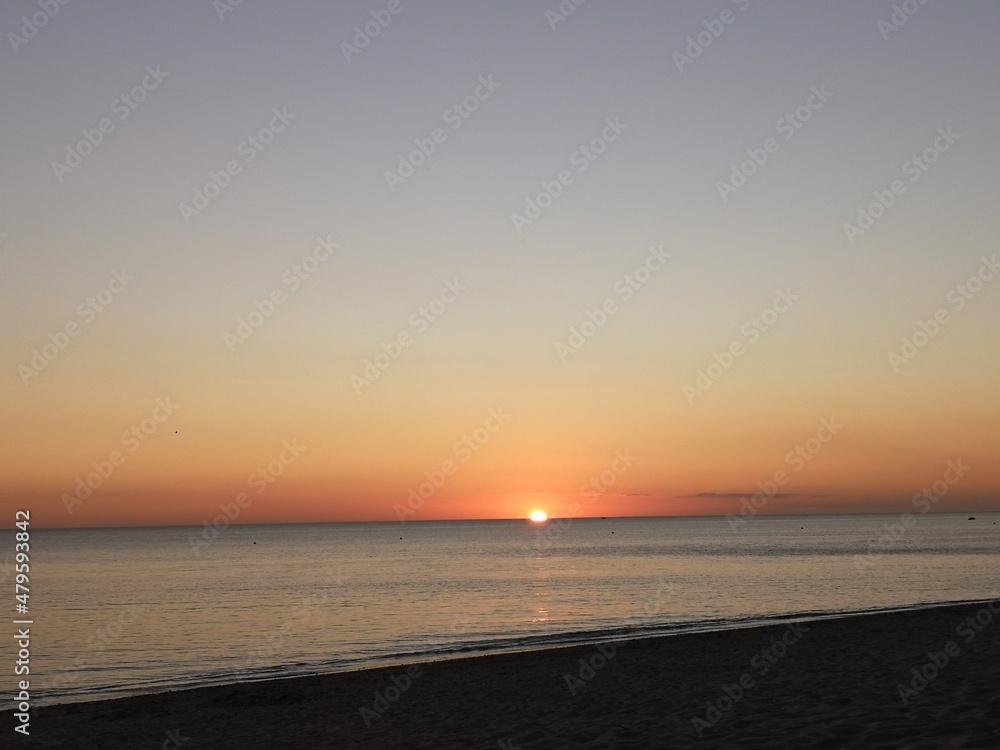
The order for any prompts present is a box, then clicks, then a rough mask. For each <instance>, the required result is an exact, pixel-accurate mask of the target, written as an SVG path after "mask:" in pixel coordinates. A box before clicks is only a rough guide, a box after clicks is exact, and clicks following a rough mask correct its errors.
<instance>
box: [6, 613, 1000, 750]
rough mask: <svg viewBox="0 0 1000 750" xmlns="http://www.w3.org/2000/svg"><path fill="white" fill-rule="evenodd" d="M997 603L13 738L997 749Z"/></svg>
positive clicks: (36, 725) (169, 704)
mask: <svg viewBox="0 0 1000 750" xmlns="http://www.w3.org/2000/svg"><path fill="white" fill-rule="evenodd" d="M991 606H992V607H993V609H995V610H996V612H995V613H991V612H990V609H989V608H988V607H987V606H986V604H979V605H962V606H949V607H945V608H939V609H928V610H920V611H912V612H893V613H884V614H877V615H867V616H854V617H850V618H844V619H839V620H827V621H818V622H817V621H814V622H806V623H805V625H804V626H788V625H777V626H768V627H759V628H746V629H740V630H731V631H727V632H715V633H698V634H687V635H677V636H668V637H661V638H655V639H645V640H636V641H626V642H619V643H617V644H613V648H612V646H611V645H605V646H602V647H600V648H598V647H596V646H586V647H574V648H563V649H551V650H546V651H535V652H530V653H521V654H502V655H495V656H480V657H473V658H467V659H461V660H449V661H439V662H434V663H429V664H422V665H412V666H410V667H409V673H408V670H407V667H395V668H390V669H379V670H368V671H363V672H353V673H348V674H335V675H324V676H316V677H300V678H294V679H286V680H273V681H269V682H259V683H244V684H239V685H231V686H225V687H213V688H202V689H196V690H186V691H180V692H173V693H163V694H159V695H150V696H141V697H135V698H127V699H121V700H112V701H100V702H92V703H79V704H68V705H63V706H54V707H50V708H46V709H43V710H42V711H41V712H40V713H39V715H38V717H37V718H36V719H35V720H34V721H32V725H31V739H30V740H29V741H23V739H24V738H22V737H19V736H17V735H13V732H12V731H11V724H12V723H13V722H12V721H11V720H9V719H7V718H5V719H4V724H6V728H5V729H4V735H5V736H6V738H7V739H5V740H4V741H3V742H0V745H2V746H3V747H14V746H15V744H16V746H18V747H20V746H24V747H29V746H30V747H31V748H63V749H64V750H65V749H68V748H129V749H130V750H137V749H139V748H168V749H169V748H180V749H181V750H196V748H213V749H216V750H218V749H219V748H243V749H247V748H379V749H382V748H385V749H392V748H437V749H443V750H449V749H454V750H459V749H461V750H468V749H469V748H484V749H485V748H492V749H493V750H497V749H498V748H507V749H508V750H516V749H517V748H521V749H522V750H534V749H535V748H537V749H539V750H542V749H544V750H554V749H555V748H594V749H597V748H687V747H692V748H830V749H839V748H904V747H906V748H989V749H991V750H996V749H998V748H1000V601H996V602H992V603H991ZM984 613H985V614H984ZM977 615H978V617H979V618H980V621H979V622H975V620H973V622H974V623H975V627H974V626H973V624H970V623H969V622H968V620H967V618H970V617H971V618H976V617H977ZM987 619H989V622H988V624H985V625H984V624H980V623H981V622H984V621H986V620H987ZM970 636H971V637H970ZM779 643H781V644H782V645H781V646H779V645H778V644H779ZM949 643H950V645H949ZM602 652H603V653H602ZM929 654H932V655H931V656H929ZM945 658H947V663H944V659H945ZM581 660H583V661H582V662H581ZM935 660H936V661H937V663H938V665H939V666H935V664H934V661H935ZM927 665H930V666H927ZM914 668H916V669H917V670H918V676H915V675H914V672H913V669H914ZM921 669H924V671H925V672H926V675H927V676H929V677H931V679H930V680H926V677H924V676H923V675H919V671H920V670H921ZM935 671H936V674H935ZM393 677H395V681H393ZM901 685H902V686H905V687H906V690H907V691H912V692H906V694H905V695H903V696H901V691H900V686H901ZM387 690H388V698H386V691H387ZM376 693H377V694H378V695H379V696H381V698H382V699H383V700H384V702H383V700H377V698H376ZM904 698H905V703H904ZM362 708H364V709H365V710H366V712H362V711H361V709H362ZM366 719H367V723H368V724H369V725H370V726H366ZM695 719H698V720H699V721H694V720H695ZM11 735H13V738H11Z"/></svg>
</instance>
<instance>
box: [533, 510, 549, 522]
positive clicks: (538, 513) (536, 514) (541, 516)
mask: <svg viewBox="0 0 1000 750" xmlns="http://www.w3.org/2000/svg"><path fill="white" fill-rule="evenodd" d="M528 518H530V519H531V520H532V521H534V522H535V523H544V522H545V521H547V520H548V518H549V517H548V516H547V515H546V514H545V511H544V510H533V511H531V514H530V515H529V516H528Z"/></svg>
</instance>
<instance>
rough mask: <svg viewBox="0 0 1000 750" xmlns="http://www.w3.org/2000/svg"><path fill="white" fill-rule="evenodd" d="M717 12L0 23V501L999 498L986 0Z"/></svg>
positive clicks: (361, 513)
mask: <svg viewBox="0 0 1000 750" xmlns="http://www.w3.org/2000/svg"><path fill="white" fill-rule="evenodd" d="M206 5H208V4H206ZM404 6H405V4H404ZM405 7H407V8H409V6H405ZM202 10H204V9H202ZM354 10H356V9H354ZM365 12H367V11H365ZM733 12H734V14H735V15H734V18H735V19H736V20H735V21H734V22H733V24H732V25H731V26H727V27H726V32H725V38H724V39H722V40H720V41H719V43H718V44H717V45H716V46H715V47H713V48H711V49H706V50H705V51H704V54H701V55H700V56H698V57H697V59H695V60H694V61H693V62H692V63H691V64H690V65H687V64H685V63H683V61H681V63H678V62H677V59H676V58H675V57H674V56H673V53H674V52H676V51H681V52H683V50H684V49H685V47H686V46H687V45H688V41H687V37H688V36H689V35H696V34H697V33H698V31H699V30H701V29H703V28H704V27H703V23H704V22H705V18H704V14H703V9H698V8H695V6H693V5H692V6H678V7H674V6H673V5H670V6H666V5H661V4H656V3H640V4H638V5H637V6H636V7H635V10H634V14H633V15H629V16H628V17H625V16H622V15H616V14H614V12H613V10H612V9H611V6H608V5H600V4H594V5H588V6H585V7H581V8H580V9H579V12H578V13H575V14H574V15H573V18H572V19H571V21H568V22H567V23H565V24H559V25H557V27H556V28H552V27H550V24H549V23H548V22H547V21H546V18H545V15H544V10H540V9H538V8H537V7H535V6H532V5H530V4H517V3H514V4H509V5H508V4H503V5H502V6H501V5H497V6H491V7H489V8H472V7H471V6H470V7H465V6H461V9H459V6H447V7H445V6H441V7H438V6H434V7H429V8H420V9H417V8H416V6H414V7H413V8H409V9H407V10H406V11H405V12H404V13H402V14H401V15H400V16H399V18H398V19H397V20H396V21H394V25H393V26H392V27H391V28H390V29H387V30H386V33H385V34H384V35H383V36H380V37H379V38H378V39H373V40H371V44H370V45H369V46H368V47H366V48H365V49H364V50H363V52H361V53H359V54H358V55H357V56H356V57H352V58H351V59H350V60H346V61H345V59H344V56H343V53H342V51H341V49H340V47H338V44H337V43H330V38H331V34H332V36H333V37H334V38H335V40H336V41H337V42H340V41H342V39H349V38H350V36H351V35H352V33H353V32H351V29H353V28H354V27H355V26H356V25H357V23H358V16H363V15H364V13H361V12H358V13H354V12H353V11H352V9H351V8H349V7H347V6H344V7H340V6H336V7H334V6H331V7H329V8H322V9H316V8H307V7H306V6H303V5H298V4H292V5H291V6H289V7H287V8H284V9H283V10H281V11H280V13H278V11H277V10H274V11H268V10H265V9H261V8H256V9H255V8H252V7H250V6H249V5H248V4H244V5H243V6H241V7H240V8H239V9H238V10H234V12H233V13H232V14H231V15H230V16H228V17H227V18H226V21H225V23H224V24H222V23H219V22H218V20H217V19H216V18H215V16H214V13H213V12H211V10H210V9H209V11H208V12H207V14H205V13H203V14H201V16H198V17H195V18H192V17H191V16H190V13H193V11H189V10H186V11H178V10H176V9H174V8H172V7H171V8H167V7H166V5H162V6H158V5H156V4H149V7H148V8H147V9H146V11H144V12H143V13H142V14H133V13H121V14H113V16H109V17H105V16H103V15H101V14H96V13H91V14H85V13H79V14H78V19H77V21H75V22H71V21H70V14H71V13H74V11H73V10H72V8H68V9H67V10H66V11H65V13H66V16H65V18H63V17H62V16H60V18H59V19H56V20H54V21H53V23H52V24H51V25H49V26H47V27H46V28H45V29H44V30H40V32H39V34H38V37H37V38H36V39H33V40H31V42H30V44H28V45H27V46H25V47H24V48H23V49H21V50H19V51H17V54H14V53H10V54H8V58H7V60H6V65H7V68H8V76H7V77H8V78H9V82H8V83H5V88H4V92H3V94H4V100H5V102H7V105H8V106H7V110H8V114H7V115H5V118H6V120H5V121H6V122H7V124H8V128H7V130H6V131H5V132H6V137H7V139H8V141H9V143H10V144H12V146H11V148H9V149H8V150H7V151H6V153H5V155H4V156H3V166H4V173H5V174H6V175H8V179H7V180H6V181H5V184H4V187H3V189H4V191H5V192H4V194H3V205H4V206H5V208H6V210H5V212H4V213H3V215H0V243H2V253H3V263H4V274H3V282H2V283H3V294H2V299H0V308H2V311H3V315H4V320H5V322H6V325H5V326H4V328H3V331H2V333H0V358H2V364H3V372H4V373H5V377H6V381H5V383H4V392H3V397H2V414H3V424H4V428H5V429H4V431H3V436H2V438H0V469H2V472H3V477H4V482H3V485H2V487H0V510H2V512H3V513H4V514H5V518H7V523H10V522H11V519H12V518H13V512H14V510H15V509H17V508H21V507H30V508H31V509H32V513H33V515H32V520H33V523H34V524H35V525H37V526H38V527H40V528H41V527H76V526H134V525H168V524H169V525H188V524H189V525H195V526H198V525H201V524H203V523H205V522H211V521H212V520H213V519H216V518H218V517H219V516H220V514H222V517H223V518H224V519H225V520H226V522H227V523H233V524H245V523H253V524H260V523H283V522H288V523H310V522H337V521H388V522H409V521H424V520H450V519H500V518H504V519H524V518H526V517H527V514H528V513H530V512H531V511H532V510H538V509H542V508H544V511H545V512H546V513H547V514H548V515H549V516H550V517H551V518H553V519H556V518H589V517H597V518H600V517H618V516H700V515H722V516H724V515H727V514H741V513H751V511H752V514H754V515H756V514H761V515H769V514H798V513H867V512H892V513H897V512H906V511H910V512H913V511H914V507H915V506H914V501H913V498H914V497H915V496H920V494H921V493H924V492H925V491H927V492H931V493H932V494H933V496H934V500H933V503H932V505H931V510H933V511H935V512H937V511H961V512H965V511H970V512H972V511H987V510H1000V461H997V460H996V459H997V456H998V454H1000V432H998V430H997V427H996V426H997V424H998V423H1000V399H998V398H997V373H998V372H1000V348H998V347H997V346H996V341H997V330H996V329H997V321H998V320H1000V281H998V280H996V279H995V278H994V276H997V277H998V278H1000V273H997V272H998V271H1000V265H998V264H997V261H996V258H997V255H996V253H997V229H998V223H997V220H996V218H995V217H996V210H995V207H996V197H997V191H996V164H995V161H996V160H995V159H994V158H993V155H994V153H995V146H994V145H993V142H994V140H995V138H996V133H997V126H998V125H1000V104H998V102H1000V99H998V98H997V97H995V96H993V95H992V93H991V92H995V90H996V82H995V80H994V79H995V71H996V70H997V69H998V64H1000V48H998V47H997V45H995V44H994V43H993V41H994V40H993V37H992V36H991V34H993V33H994V32H995V29H996V20H997V9H996V8H995V7H992V6H991V5H989V4H969V6H968V7H964V8H963V11H962V12H961V13H949V12H947V10H945V9H941V8H935V7H932V5H930V4H929V5H927V6H926V7H921V10H920V17H919V23H918V22H917V21H916V20H915V21H914V22H913V23H910V24H908V25H907V26H906V28H905V30H901V31H900V32H899V33H897V34H893V35H891V36H890V37H889V38H888V39H884V38H882V35H881V34H880V33H879V32H878V29H877V27H876V25H875V22H874V20H873V18H872V16H873V13H874V11H873V10H872V9H871V8H869V7H867V6H866V5H864V4H862V3H856V2H849V3H843V4H826V5H823V6H822V7H812V6H810V7H809V8H808V9H806V8H800V7H799V6H797V5H788V6H787V7H785V8H784V9H783V10H782V11H781V12H776V13H768V12H763V11H761V10H758V9H757V8H756V6H753V7H752V8H751V9H748V10H747V11H746V12H745V13H743V12H742V11H739V12H737V9H736V6H734V9H733ZM275 14H277V20H276V15H275ZM817 14H818V16H819V18H817ZM7 15H8V19H7V20H8V21H9V23H8V26H10V27H11V28H13V27H14V26H15V25H18V24H19V23H20V22H19V21H18V20H17V18H19V17H20V15H21V14H20V13H16V14H15V13H14V11H11V12H10V13H8V14H7ZM15 15H16V16H17V18H15V17H14V16H15ZM205 15H207V18H205V17H202V16H205ZM876 15H877V14H876ZM77 24H79V25H77ZM817 25H819V26H820V27H822V28H823V30H824V35H823V38H822V41H820V42H818V41H817V39H816V38H815V37H814V36H811V35H809V34H802V33H799V31H798V30H800V29H802V28H806V27H808V28H814V27H816V26H817ZM456 29H457V30H458V31H457V32H456ZM334 32H336V33H334ZM508 37H510V38H515V37H516V38H517V39H518V40H519V41H518V44H519V47H518V50H519V52H518V54H516V55H512V54H511V52H510V49H509V48H507V47H506V46H505V45H504V44H502V43H500V42H499V41H498V40H499V39H504V38H508ZM605 38H607V42H606V43H607V44H608V45H611V46H609V47H608V48H609V49H619V50H624V51H627V54H616V55H614V56H612V57H609V56H607V55H595V54H594V40H595V39H605ZM946 39H949V40H952V41H953V42H954V43H953V44H943V43H939V42H941V41H943V40H946ZM165 40H176V43H173V42H172V43H167V41H165ZM180 40H183V41H180ZM265 42H266V44H268V45H271V46H273V47H275V48H285V49H294V50H296V53H295V54H294V55H288V56H287V57H276V56H261V55H260V53H259V50H260V49H261V45H262V44H264V43H265ZM959 44H960V47H961V49H963V50H967V51H968V53H967V54H965V55H956V54H955V51H954V50H955V48H956V46H957V45H959ZM110 45H114V48H115V50H116V60H117V62H116V63H115V65H114V66H110V67H109V66H108V65H107V64H106V61H105V59H104V57H103V55H104V50H105V49H107V48H108V47H109V46H110ZM723 45H725V46H726V47H727V49H725V50H724V49H723ZM189 47H190V49H189ZM774 49H780V50H781V52H780V54H778V53H775V54H764V53H763V52H762V50H774ZM845 50H851V55H850V56H845ZM8 52H10V51H9V50H8ZM552 60H559V61H560V64H559V65H558V66H555V67H553V66H552V64H551V61H552ZM799 60H801V63H799V62H794V63H792V62H790V61H799ZM416 61H419V63H417V62H416ZM158 64H159V66H160V67H159V68H158V67H157V65H158ZM678 65H680V69H678ZM653 69H655V70H658V71H659V72H658V73H657V74H656V75H650V74H649V71H650V70H653ZM875 70H877V71H878V75H874V74H873V71H875ZM316 71H329V76H317V75H316ZM137 89H138V91H139V92H140V93H141V101H139V95H138V94H136V95H135V99H136V101H135V102H134V103H136V105H137V106H135V107H134V108H132V109H129V108H128V107H127V106H126V110H127V116H126V117H122V116H121V114H120V112H119V111H118V110H120V108H121V107H122V106H125V105H123V104H122V103H121V101H122V100H121V97H122V96H123V94H124V95H128V97H131V96H132V94H129V92H133V94H135V92H136V90H137ZM886 97H889V98H890V99H891V100H892V101H893V102H894V104H893V105H892V106H885V107H880V106H876V105H875V104H874V103H875V102H879V101H883V100H885V99H886ZM128 100H129V101H132V99H131V98H129V99H128ZM115 102H117V103H118V106H117V107H115V106H114V105H113V103H115ZM40 112H45V113H46V115H45V116H44V117H43V116H41V115H40V114H39V113H40ZM734 112H738V113H739V116H738V117H734V115H733V113H734ZM104 118H107V120H108V124H107V125H106V126H105V130H104V131H102V130H101V129H100V123H101V122H102V120H103V119H104ZM95 128H96V130H95ZM95 132H96V133H98V134H101V133H103V135H101V142H100V143H99V144H98V145H97V146H93V145H90V146H88V145H87V144H88V143H90V141H88V140H87V133H90V134H91V140H97V138H98V136H96V135H93V134H94V133H95ZM81 142H82V143H83V144H84V145H83V146H82V147H80V143H81ZM83 152H86V154H83V155H81V154H82V153H83ZM54 163H58V164H57V166H55V167H54V166H53V164H54ZM71 165H76V166H71ZM896 182H898V183H899V184H898V185H896ZM894 185H895V187H893V186H894ZM956 467H957V468H956ZM952 480H954V481H952ZM935 487H937V489H934V488H935ZM924 496H925V497H926V495H924Z"/></svg>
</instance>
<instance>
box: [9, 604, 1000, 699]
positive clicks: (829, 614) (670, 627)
mask: <svg viewBox="0 0 1000 750" xmlns="http://www.w3.org/2000/svg"><path fill="white" fill-rule="evenodd" d="M994 599H1000V595H998V596H996V597H994V598H993V599H969V600H960V601H959V600H956V601H943V602H919V603H916V604H901V605H894V606H890V607H879V608H875V609H858V610H840V611H820V610H807V611H802V612H789V613H781V614H770V615H758V616H754V617H747V618H744V619H709V620H696V621H691V622H677V623H664V624H661V625H656V626H643V625H621V626H615V627H611V628H606V629H604V630H581V631H568V632H565V633H556V634H551V635H548V634H547V635H531V636H524V637H523V638H513V639H511V640H510V641H509V645H505V643H507V642H505V641H495V642H493V644H491V645H495V647H492V648H491V646H490V645H487V646H485V647H483V648H476V647H471V646H467V647H455V648H453V649H440V650H436V651H425V652H412V653H396V654H389V655H387V656H385V657H382V658H376V659H372V660H370V661H365V662H359V664H358V665H357V666H348V667H345V668H342V669H325V668H322V667H320V666H319V665H317V666H318V668H314V669H309V670H307V669H302V670H301V671H290V672H288V673H286V674H281V673H276V671H277V670H280V669H281V668H282V667H281V666H274V667H267V668H266V669H263V670H261V672H262V673H261V674H260V675H254V674H251V675H248V676H247V677H246V678H244V679H235V678H230V677H228V676H220V677H219V678H218V681H212V682H204V683H201V684H179V685H177V686H176V687H170V686H165V687H163V688H162V689H159V690H149V691H143V690H141V688H138V687H137V688H135V689H136V692H130V691H131V688H128V689H127V690H129V692H126V693H125V694H122V695H93V696H88V695H80V694H74V695H72V696H66V698H67V699H64V700H58V701H53V700H52V699H51V698H48V697H43V698H41V700H40V701H33V704H34V705H36V706H37V707H38V708H39V709H46V710H47V709H50V708H55V707H56V706H66V705H75V704H79V703H94V702H98V701H118V700H128V699H131V698H144V697H148V696H155V695H161V694H163V693H177V692H184V691H188V690H202V689H212V688H225V687H229V686H231V685H241V684H256V683H261V682H271V681H275V680H294V679H298V678H301V677H325V676H329V675H336V674H352V673H355V672H366V671H378V670H381V671H385V670H395V669H398V668H404V669H405V668H406V667H407V666H409V665H411V664H433V663H437V662H441V661H455V660H461V659H478V658H482V657H488V656H500V655H504V654H530V653H535V652H539V651H542V652H544V651H552V650H557V649H566V648H575V647H582V646H593V645H596V644H599V643H616V644H619V643H628V642H632V641H643V640H648V639H655V638H669V637H677V636H684V635H690V634H694V633H722V632H728V631H732V630H743V629H753V628H764V627H769V626H775V625H782V624H786V623H791V622H806V623H811V622H821V621H827V620H839V619H847V618H852V617H868V616H876V615H880V614H891V613H895V612H911V611H922V610H926V609H937V608H941V607H952V606H966V605H968V606H972V605H983V604H987V603H988V602H991V601H993V600H994ZM518 641H520V643H518ZM529 644H530V645H529ZM263 672H268V674H263ZM8 710H12V709H8V708H6V707H3V708H0V714H2V713H3V712H4V711H8Z"/></svg>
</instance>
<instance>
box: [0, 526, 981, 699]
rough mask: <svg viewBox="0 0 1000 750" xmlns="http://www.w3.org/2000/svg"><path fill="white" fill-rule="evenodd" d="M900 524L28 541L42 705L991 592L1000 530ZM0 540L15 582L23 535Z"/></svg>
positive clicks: (101, 533)
mask: <svg viewBox="0 0 1000 750" xmlns="http://www.w3.org/2000/svg"><path fill="white" fill-rule="evenodd" d="M898 518H899V517H898V516H822V517H820V516H803V517H782V518H764V517H760V518H755V519H753V520H751V521H750V522H749V523H747V524H746V525H745V526H744V527H742V528H741V529H740V530H738V531H734V530H733V529H732V528H730V525H729V524H728V523H727V521H726V519H724V518H684V519H609V520H579V519H577V520H573V521H568V522H567V521H561V522H560V521H550V522H549V523H548V524H546V525H544V526H536V525H533V524H530V523H527V522H521V521H491V522H447V523H445V522H442V523H406V524H398V523H384V524H325V525H310V526H304V525H298V526H252V527H247V526H244V527H230V528H229V529H226V530H224V531H223V532H222V533H221V534H220V535H219V537H218V539H217V540H215V541H214V542H212V543H211V544H209V545H208V546H205V547H199V548H198V554H195V552H194V550H193V548H192V544H191V541H190V538H191V536H192V535H194V534H197V533H198V532H199V530H198V529H189V528H158V529H103V530H61V531H55V530H53V531H41V530H36V531H33V532H32V581H31V589H32V592H31V599H30V605H31V617H32V618H33V619H34V625H33V627H32V636H33V637H32V665H31V668H32V695H33V698H34V699H35V701H36V703H37V704H38V705H44V704H45V703H46V702H49V703H51V702H64V701H72V700H81V699H92V698H97V697H116V696H121V695H129V694H134V693H143V692H155V691H159V690H169V689H175V688H179V687H185V686H193V685H205V684H217V683H224V682H234V681H237V680H245V679H262V678H267V677H273V676H278V675H295V674H305V673H315V672H331V671H340V670H346V669H356V668H361V667H365V666H373V665H380V664H387V663H403V662H406V661H410V660H417V659H419V660H426V659H428V658H442V657H447V656H451V655H458V654H469V653H479V652H489V651H499V650H508V649H530V648H537V647H541V646H546V645H560V644H569V643H578V642H586V641H591V640H596V639H598V638H608V637H615V638H620V637H634V636H636V635H647V634H657V633H661V632H671V631H676V630H678V629H680V630H684V629H690V628H706V627H730V626H734V625H743V624H747V623H754V622H759V621H762V620H766V619H768V618H773V617H776V616H782V615H799V614H802V613H817V612H823V613H843V612H853V611H859V610H860V611H863V610H870V609H880V608H886V607H897V606H906V605H914V604H921V603H929V602H941V601H959V600H974V599H986V598H993V597H996V596H997V595H998V592H1000V564H998V563H1000V523H997V522H998V521H1000V514H977V520H976V521H969V520H967V516H965V515H961V516H958V515H951V514H947V515H944V514H942V515H928V516H922V517H918V518H917V519H916V522H915V524H914V525H912V526H911V527H910V528H907V529H905V531H904V532H903V533H902V535H901V536H894V535H893V534H892V533H891V532H890V531H888V530H887V525H891V524H893V523H895V522H897V521H898ZM400 537H402V539H400ZM0 544H2V545H3V547H2V548H0V559H2V560H3V561H4V563H5V564H4V567H3V574H2V575H3V577H4V578H5V580H6V581H8V582H10V583H12V581H13V574H12V568H11V564H10V563H11V558H12V553H13V549H14V539H13V533H12V532H4V533H3V534H0ZM870 551H873V552H874V553H875V554H874V555H873V556H867V554H866V553H868V552H870ZM860 556H864V557H860ZM4 651H5V653H6V652H7V651H9V644H5V646H4ZM4 658H6V657H4Z"/></svg>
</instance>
